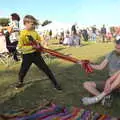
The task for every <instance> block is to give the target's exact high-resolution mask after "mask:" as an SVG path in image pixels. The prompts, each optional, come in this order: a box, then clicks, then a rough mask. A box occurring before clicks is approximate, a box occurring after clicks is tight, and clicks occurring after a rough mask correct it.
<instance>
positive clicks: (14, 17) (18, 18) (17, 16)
mask: <svg viewBox="0 0 120 120" xmlns="http://www.w3.org/2000/svg"><path fill="white" fill-rule="evenodd" d="M11 16H12V20H17V21H20V17H19V15H18V14H17V13H12V14H11Z"/></svg>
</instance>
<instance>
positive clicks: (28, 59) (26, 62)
mask: <svg viewBox="0 0 120 120" xmlns="http://www.w3.org/2000/svg"><path fill="white" fill-rule="evenodd" d="M32 63H34V64H35V65H36V66H37V67H38V68H39V69H40V70H42V71H43V72H44V73H45V74H46V75H47V76H48V77H49V78H50V80H51V82H52V83H53V84H54V85H57V81H56V79H55V77H54V75H53V73H52V71H51V70H50V69H49V67H48V66H47V64H46V63H45V61H44V60H43V58H42V56H41V54H40V53H39V52H34V53H30V54H23V61H22V64H21V68H20V72H19V81H20V82H23V79H24V77H25V75H26V73H27V72H28V70H29V68H30V66H31V65H32Z"/></svg>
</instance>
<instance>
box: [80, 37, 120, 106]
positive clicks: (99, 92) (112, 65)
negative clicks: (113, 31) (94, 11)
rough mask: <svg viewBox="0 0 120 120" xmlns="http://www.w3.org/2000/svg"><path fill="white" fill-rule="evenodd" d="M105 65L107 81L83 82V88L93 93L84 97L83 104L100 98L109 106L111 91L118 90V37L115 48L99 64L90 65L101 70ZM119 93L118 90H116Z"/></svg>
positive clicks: (119, 52)
mask: <svg viewBox="0 0 120 120" xmlns="http://www.w3.org/2000/svg"><path fill="white" fill-rule="evenodd" d="M106 66H108V68H109V78H108V79H107V81H96V82H95V81H87V82H84V84H83V86H84V88H85V89H86V90H87V91H88V92H89V93H91V94H92V95H94V97H92V98H91V97H84V98H83V99H82V102H83V104H84V105H89V104H94V103H98V102H100V101H101V100H102V103H103V105H106V106H108V107H110V106H111V102H112V100H111V93H113V91H119V90H120V37H119V38H118V37H117V38H116V41H115V50H114V51H112V52H110V53H109V54H108V55H107V56H106V57H105V59H104V60H103V61H102V63H101V64H100V65H93V64H91V67H92V68H93V69H96V70H103V69H104V68H105V67H106ZM118 93H119V92H118Z"/></svg>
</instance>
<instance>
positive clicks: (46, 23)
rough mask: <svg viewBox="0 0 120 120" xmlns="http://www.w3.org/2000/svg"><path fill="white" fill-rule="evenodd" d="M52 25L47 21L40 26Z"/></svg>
mask: <svg viewBox="0 0 120 120" xmlns="http://www.w3.org/2000/svg"><path fill="white" fill-rule="evenodd" d="M50 23H52V21H49V20H45V21H44V22H43V23H42V26H45V25H48V24H50Z"/></svg>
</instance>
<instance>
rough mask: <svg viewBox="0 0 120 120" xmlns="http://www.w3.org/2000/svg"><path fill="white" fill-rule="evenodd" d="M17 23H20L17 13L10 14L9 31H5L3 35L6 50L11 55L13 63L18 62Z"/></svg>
mask: <svg viewBox="0 0 120 120" xmlns="http://www.w3.org/2000/svg"><path fill="white" fill-rule="evenodd" d="M19 21H20V17H19V15H18V14H17V13H12V14H11V15H10V24H9V26H10V28H11V31H9V32H8V31H7V32H6V34H5V37H6V45H7V49H8V51H9V52H10V53H12V54H13V58H14V60H15V61H19V59H18V57H17V50H16V47H17V44H18V39H19Z"/></svg>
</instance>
